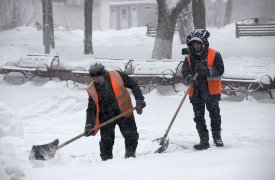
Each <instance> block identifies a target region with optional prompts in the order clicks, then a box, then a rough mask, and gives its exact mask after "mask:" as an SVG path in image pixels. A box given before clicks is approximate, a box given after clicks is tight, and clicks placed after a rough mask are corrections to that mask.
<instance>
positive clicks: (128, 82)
mask: <svg viewBox="0 0 275 180" xmlns="http://www.w3.org/2000/svg"><path fill="white" fill-rule="evenodd" d="M117 72H118V73H119V74H120V75H121V78H122V79H123V81H124V84H125V86H126V88H129V89H131V91H132V93H133V94H134V97H135V99H136V100H144V96H143V94H142V92H141V90H140V87H139V85H138V83H137V82H136V81H135V80H134V79H133V78H131V77H129V76H128V75H127V74H125V73H123V72H121V71H117Z"/></svg>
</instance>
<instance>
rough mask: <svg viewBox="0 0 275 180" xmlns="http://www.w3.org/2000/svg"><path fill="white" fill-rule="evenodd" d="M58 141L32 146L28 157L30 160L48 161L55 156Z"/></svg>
mask: <svg viewBox="0 0 275 180" xmlns="http://www.w3.org/2000/svg"><path fill="white" fill-rule="evenodd" d="M58 144H59V140H58V139H56V140H54V141H53V142H51V143H48V144H44V145H33V146H32V150H31V154H30V156H29V159H30V160H49V159H52V158H53V157H54V155H55V152H56V151H57V149H58Z"/></svg>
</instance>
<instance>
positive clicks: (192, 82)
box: [185, 75, 198, 87]
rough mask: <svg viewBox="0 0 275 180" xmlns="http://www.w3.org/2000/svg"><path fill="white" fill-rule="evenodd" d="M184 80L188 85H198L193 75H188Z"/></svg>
mask: <svg viewBox="0 0 275 180" xmlns="http://www.w3.org/2000/svg"><path fill="white" fill-rule="evenodd" d="M185 81H186V83H187V84H188V85H190V84H193V86H194V87H197V86H198V81H196V80H193V77H192V76H191V75H188V76H187V77H186V79H185Z"/></svg>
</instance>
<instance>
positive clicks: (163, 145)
mask: <svg viewBox="0 0 275 180" xmlns="http://www.w3.org/2000/svg"><path fill="white" fill-rule="evenodd" d="M155 141H157V142H159V145H160V147H159V148H158V149H157V150H156V151H155V153H162V152H163V151H165V150H166V149H167V147H168V145H169V139H166V138H165V137H161V138H158V139H156V140H155Z"/></svg>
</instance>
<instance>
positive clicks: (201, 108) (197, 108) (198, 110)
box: [192, 103, 208, 132]
mask: <svg viewBox="0 0 275 180" xmlns="http://www.w3.org/2000/svg"><path fill="white" fill-rule="evenodd" d="M192 105H193V110H194V116H195V117H194V121H195V123H196V128H197V130H198V132H208V130H207V126H206V123H205V119H204V114H205V103H192Z"/></svg>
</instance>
